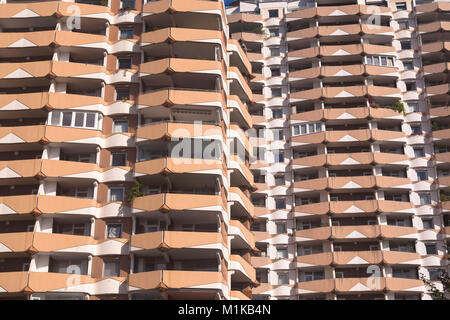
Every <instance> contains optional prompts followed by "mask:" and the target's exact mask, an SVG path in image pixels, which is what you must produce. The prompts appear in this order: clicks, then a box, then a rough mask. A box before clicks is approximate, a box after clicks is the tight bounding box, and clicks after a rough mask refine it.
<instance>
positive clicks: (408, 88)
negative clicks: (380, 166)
mask: <svg viewBox="0 0 450 320" xmlns="http://www.w3.org/2000/svg"><path fill="white" fill-rule="evenodd" d="M405 85H406V91H415V90H417V85H416V83H415V82H406V83H405Z"/></svg>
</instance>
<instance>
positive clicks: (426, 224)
mask: <svg viewBox="0 0 450 320" xmlns="http://www.w3.org/2000/svg"><path fill="white" fill-rule="evenodd" d="M422 225H423V229H434V225H433V219H430V218H422Z"/></svg>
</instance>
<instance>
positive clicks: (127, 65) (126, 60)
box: [117, 57, 132, 69]
mask: <svg viewBox="0 0 450 320" xmlns="http://www.w3.org/2000/svg"><path fill="white" fill-rule="evenodd" d="M117 60H118V61H119V69H131V66H132V59H131V57H118V58H117Z"/></svg>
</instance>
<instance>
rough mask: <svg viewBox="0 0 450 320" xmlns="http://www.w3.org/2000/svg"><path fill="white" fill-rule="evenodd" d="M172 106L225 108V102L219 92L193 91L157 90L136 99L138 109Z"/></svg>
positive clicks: (176, 89)
mask: <svg viewBox="0 0 450 320" xmlns="http://www.w3.org/2000/svg"><path fill="white" fill-rule="evenodd" d="M174 105H198V106H204V105H210V106H217V107H221V108H225V106H226V101H225V98H224V96H223V94H222V93H221V92H213V91H206V90H195V89H178V88H168V89H158V90H154V91H151V92H148V93H142V94H140V95H139V97H138V108H139V109H140V110H144V109H146V108H151V107H158V106H164V107H172V106H174Z"/></svg>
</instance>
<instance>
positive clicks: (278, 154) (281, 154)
mask: <svg viewBox="0 0 450 320" xmlns="http://www.w3.org/2000/svg"><path fill="white" fill-rule="evenodd" d="M274 156H275V162H284V151H281V150H279V151H276V152H274Z"/></svg>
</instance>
